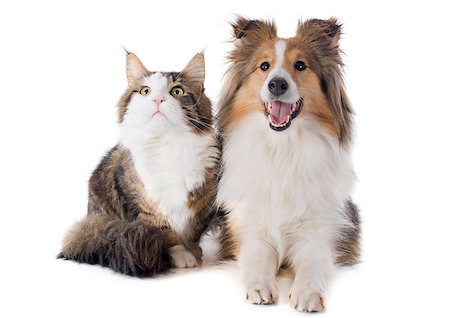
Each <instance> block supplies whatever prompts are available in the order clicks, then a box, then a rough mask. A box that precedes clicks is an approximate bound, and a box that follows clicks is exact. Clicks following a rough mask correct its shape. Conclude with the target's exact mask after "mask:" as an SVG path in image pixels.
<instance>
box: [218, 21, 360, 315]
mask: <svg viewBox="0 0 450 318" xmlns="http://www.w3.org/2000/svg"><path fill="white" fill-rule="evenodd" d="M232 28H233V41H234V44H233V49H232V50H231V52H230V53H229V55H228V61H229V69H228V70H227V73H226V75H225V78H224V85H223V88H222V92H221V95H220V98H219V101H218V113H217V119H218V122H217V124H218V131H219V134H220V139H221V140H220V141H221V147H222V162H221V175H220V181H219V186H218V193H217V202H218V204H220V206H221V208H222V209H223V210H224V211H226V212H225V213H226V214H225V229H224V231H223V235H222V238H221V242H222V247H221V251H220V254H221V257H222V258H223V259H227V258H236V259H237V260H238V264H239V266H240V268H241V271H242V274H243V277H244V282H245V286H246V296H247V300H248V301H249V302H250V303H253V304H270V303H273V302H275V301H276V300H277V298H278V290H277V282H276V275H277V273H278V272H279V270H280V269H282V268H288V269H289V270H291V271H292V273H293V274H294V279H293V284H292V287H291V290H290V294H289V302H290V305H291V306H292V307H293V308H294V309H296V310H298V311H305V312H317V311H322V310H323V309H324V307H325V294H326V288H327V285H328V281H329V280H330V277H331V276H332V273H333V270H334V268H335V265H352V264H356V263H358V262H359V258H360V243H359V241H360V218H359V212H358V209H357V206H356V205H355V204H354V203H353V202H352V199H351V192H352V189H353V184H354V180H355V173H354V171H353V168H352V163H351V144H352V142H351V141H352V126H353V124H352V117H353V111H352V108H351V105H350V102H349V99H348V97H347V94H346V91H345V86H344V81H343V75H342V68H343V61H342V57H341V50H340V48H339V38H340V35H341V29H342V26H341V24H340V23H339V22H338V21H337V19H335V18H330V19H328V20H319V19H309V20H306V21H304V22H299V24H298V27H297V31H296V34H295V36H294V37H291V38H287V39H284V38H279V37H278V36H277V29H276V25H275V23H274V22H272V21H263V20H250V19H247V18H244V17H237V18H236V20H235V21H234V22H233V23H232Z"/></svg>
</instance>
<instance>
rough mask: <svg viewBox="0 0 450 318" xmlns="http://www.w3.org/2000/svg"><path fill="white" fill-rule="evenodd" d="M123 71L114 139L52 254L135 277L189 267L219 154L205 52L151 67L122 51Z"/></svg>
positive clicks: (194, 259) (203, 224)
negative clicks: (171, 66) (167, 68)
mask: <svg viewBox="0 0 450 318" xmlns="http://www.w3.org/2000/svg"><path fill="white" fill-rule="evenodd" d="M126 70H127V78H128V88H127V90H126V91H125V93H124V94H123V96H122V98H121V99H120V102H119V105H118V115H119V125H120V141H119V143H118V144H117V145H116V146H115V147H114V148H112V149H111V150H110V151H109V152H108V154H107V155H106V156H105V157H104V158H103V160H102V161H101V162H100V164H99V165H98V167H97V169H96V170H95V171H94V172H93V174H92V176H91V178H90V181H89V204H88V213H87V216H86V217H85V218H84V219H83V220H81V221H80V222H78V223H76V224H75V225H74V226H73V227H72V228H71V229H70V230H69V232H68V233H67V234H66V236H65V238H64V240H63V247H62V251H61V253H60V254H59V257H60V258H64V259H69V260H74V261H78V262H83V263H90V264H100V265H103V266H109V267H110V268H111V269H112V270H114V271H117V272H121V273H124V274H128V275H133V276H149V275H153V274H156V273H160V272H163V271H165V270H167V269H169V268H171V267H177V268H184V267H194V266H196V265H197V264H198V262H199V260H200V257H201V249H200V248H199V246H198V242H199V239H200V236H201V234H202V233H203V231H204V230H205V228H206V227H207V225H208V223H209V220H210V215H211V212H212V211H213V208H212V205H213V200H214V196H215V189H216V185H217V170H218V160H219V149H218V145H217V140H216V135H215V132H214V129H213V126H212V120H213V118H212V113H211V102H210V100H209V99H208V97H206V95H205V94H204V77H205V62H204V57H203V55H202V54H197V55H195V56H194V57H193V58H192V59H191V61H190V62H189V63H188V64H187V66H186V67H185V68H184V70H183V71H181V72H170V73H166V72H150V71H148V70H147V69H146V68H145V67H144V65H143V64H142V63H141V61H140V60H139V58H138V57H137V56H136V55H135V54H133V53H128V52H127V63H126Z"/></svg>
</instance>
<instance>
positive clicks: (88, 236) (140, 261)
mask: <svg viewBox="0 0 450 318" xmlns="http://www.w3.org/2000/svg"><path fill="white" fill-rule="evenodd" d="M58 258H62V259H67V260H74V261H77V262H80V263H89V264H99V265H102V266H108V267H110V268H111V269H112V270H114V271H116V272H120V273H124V274H127V275H131V276H139V277H145V276H152V275H154V274H158V273H162V272H165V271H167V270H168V269H169V268H171V267H172V265H171V258H170V255H169V248H168V239H167V238H166V236H165V235H164V233H163V232H162V231H161V230H160V229H159V228H157V227H153V226H151V225H149V224H147V223H145V222H144V221H142V220H135V221H131V222H130V221H124V220H118V219H113V218H111V217H108V216H105V215H101V214H91V215H88V216H87V217H86V218H84V219H83V220H81V221H80V222H78V223H75V224H74V225H73V226H72V228H71V229H70V230H69V232H68V233H67V234H66V236H65V238H64V240H63V247H62V250H61V253H60V254H59V255H58Z"/></svg>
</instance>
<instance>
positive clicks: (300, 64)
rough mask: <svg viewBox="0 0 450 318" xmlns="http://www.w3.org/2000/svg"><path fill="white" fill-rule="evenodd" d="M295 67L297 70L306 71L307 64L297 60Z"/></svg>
mask: <svg viewBox="0 0 450 318" xmlns="http://www.w3.org/2000/svg"><path fill="white" fill-rule="evenodd" d="M294 67H295V69H296V70H297V71H304V70H306V64H305V62H303V61H297V62H295V64H294Z"/></svg>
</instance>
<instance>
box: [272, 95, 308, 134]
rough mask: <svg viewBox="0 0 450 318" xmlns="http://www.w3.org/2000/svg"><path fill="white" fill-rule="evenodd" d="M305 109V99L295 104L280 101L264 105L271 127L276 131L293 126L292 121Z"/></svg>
mask: <svg viewBox="0 0 450 318" xmlns="http://www.w3.org/2000/svg"><path fill="white" fill-rule="evenodd" d="M302 107H303V98H300V99H299V100H298V101H296V102H295V103H292V104H291V103H285V102H282V101H279V100H273V101H270V102H268V103H264V108H265V111H266V115H267V119H268V120H269V127H270V128H272V129H273V130H276V131H282V130H285V129H286V128H288V127H289V126H290V125H291V121H292V119H294V118H295V117H297V115H298V114H300V111H301V110H302Z"/></svg>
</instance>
